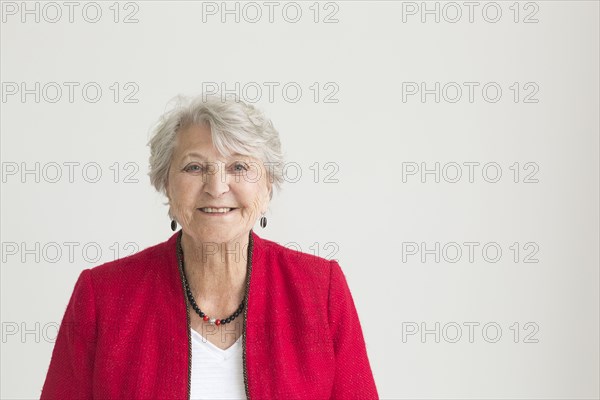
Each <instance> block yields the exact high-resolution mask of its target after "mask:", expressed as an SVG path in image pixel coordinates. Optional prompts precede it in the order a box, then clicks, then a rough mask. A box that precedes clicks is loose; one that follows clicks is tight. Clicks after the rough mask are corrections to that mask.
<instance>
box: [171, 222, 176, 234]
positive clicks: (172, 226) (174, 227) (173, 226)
mask: <svg viewBox="0 0 600 400" xmlns="http://www.w3.org/2000/svg"><path fill="white" fill-rule="evenodd" d="M176 229H177V222H175V220H174V219H172V220H171V230H172V231H173V232H175V230H176Z"/></svg>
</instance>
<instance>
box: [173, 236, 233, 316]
mask: <svg viewBox="0 0 600 400" xmlns="http://www.w3.org/2000/svg"><path fill="white" fill-rule="evenodd" d="M177 258H179V261H181V268H182V269H183V284H184V286H185V292H186V294H187V298H188V300H189V302H190V304H191V305H192V308H193V309H194V311H196V314H198V315H199V316H200V318H202V320H204V321H207V322H208V323H209V324H211V325H224V324H228V323H230V322H231V321H233V320H234V319H235V318H236V317H237V316H238V315H240V314H241V313H242V310H243V309H244V300H242V302H241V303H240V305H239V306H238V308H237V310H235V312H234V313H233V314H231V315H230V316H229V317H227V318H224V319H218V318H211V317H209V316H208V315H206V314H205V313H204V312H202V310H200V307H198V304H196V300H195V299H194V295H193V294H192V290H191V289H190V285H189V284H188V281H187V278H186V276H185V264H184V262H183V249H182V248H181V243H180V241H177Z"/></svg>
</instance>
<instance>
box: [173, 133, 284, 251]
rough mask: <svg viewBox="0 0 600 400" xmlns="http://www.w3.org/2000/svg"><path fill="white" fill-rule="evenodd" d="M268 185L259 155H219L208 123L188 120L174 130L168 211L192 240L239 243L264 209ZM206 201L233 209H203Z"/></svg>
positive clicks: (206, 203) (269, 184) (266, 204)
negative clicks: (186, 125) (193, 123)
mask: <svg viewBox="0 0 600 400" xmlns="http://www.w3.org/2000/svg"><path fill="white" fill-rule="evenodd" d="M271 188H272V186H271V183H270V180H269V179H268V177H267V171H266V168H265V167H264V165H263V163H262V162H261V161H259V160H258V159H256V158H253V157H248V156H241V155H232V156H231V157H230V158H229V159H224V158H223V157H222V156H220V155H219V153H218V152H217V150H216V148H215V147H214V146H213V143H212V138H211V133H210V128H209V127H208V126H206V125H192V126H190V127H188V128H186V129H184V130H181V131H179V132H178V134H177V138H176V145H175V150H174V153H173V158H172V159H171V167H170V170H169V176H168V181H167V196H168V198H169V204H170V207H171V215H172V216H173V217H174V218H175V220H176V221H177V222H178V223H179V225H181V228H182V229H183V233H184V234H187V235H190V236H191V237H192V239H193V240H194V242H212V243H233V242H243V241H244V238H245V237H246V238H247V236H248V234H249V231H250V229H252V227H253V226H254V224H255V223H256V220H257V219H258V218H259V217H260V216H261V215H262V214H263V213H265V212H266V211H267V208H268V205H269V199H270V192H271ZM210 206H213V207H224V208H233V210H231V211H229V212H226V213H224V214H222V213H208V212H207V211H209V210H204V211H203V210H202V209H204V208H207V207H210ZM213 211H216V210H213Z"/></svg>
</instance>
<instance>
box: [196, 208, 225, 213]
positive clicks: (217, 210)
mask: <svg viewBox="0 0 600 400" xmlns="http://www.w3.org/2000/svg"><path fill="white" fill-rule="evenodd" d="M200 210H202V211H204V212H205V213H226V212H229V211H231V210H232V209H231V208H201V209H200Z"/></svg>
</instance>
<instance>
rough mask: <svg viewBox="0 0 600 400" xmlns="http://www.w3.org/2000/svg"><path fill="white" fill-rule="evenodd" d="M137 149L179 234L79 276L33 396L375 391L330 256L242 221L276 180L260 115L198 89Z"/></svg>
mask: <svg viewBox="0 0 600 400" xmlns="http://www.w3.org/2000/svg"><path fill="white" fill-rule="evenodd" d="M149 145H150V148H151V156H150V180H151V182H152V184H153V185H154V186H155V187H156V189H157V190H158V191H160V192H162V193H164V194H165V195H166V197H167V198H168V205H169V216H170V217H171V228H172V229H173V230H174V231H176V230H177V227H178V226H180V227H181V229H180V230H178V231H177V232H176V233H174V234H173V235H172V236H171V237H170V238H169V239H168V240H166V241H165V242H163V243H160V244H157V245H155V246H152V247H149V248H147V249H145V250H143V251H141V252H139V253H137V254H134V255H131V256H128V257H125V258H122V259H119V260H115V261H112V262H108V263H106V264H103V265H100V266H97V267H94V268H91V269H85V270H83V271H82V272H81V274H80V275H79V278H78V280H77V282H76V284H75V288H74V290H73V293H72V295H71V297H70V300H69V303H68V306H67V309H66V311H65V314H64V317H63V320H62V323H61V326H60V329H59V332H58V335H57V338H56V342H55V346H54V350H53V353H52V358H51V361H50V366H49V369H48V373H47V376H46V381H45V383H44V387H43V389H42V394H41V398H42V399H93V398H98V399H243V398H248V399H252V400H254V399H257V400H258V399H310V400H316V399H376V398H378V395H377V389H376V386H375V382H374V379H373V375H372V371H371V367H370V364H369V360H368V357H367V352H366V347H365V342H364V337H363V333H362V329H361V325H360V322H359V319H358V316H357V312H356V308H355V305H354V302H353V299H352V296H351V294H350V291H349V288H348V284H347V282H346V279H345V277H344V274H343V272H342V270H341V268H340V266H339V264H338V263H337V262H336V261H329V260H326V259H323V258H320V257H317V256H314V255H311V254H306V253H302V252H298V251H294V250H291V249H288V248H286V247H283V246H281V245H279V244H277V243H275V242H272V241H269V240H267V239H263V238H261V237H259V236H258V235H257V234H256V233H255V232H254V230H253V227H254V225H255V224H256V222H257V220H260V222H259V223H260V226H261V227H263V228H264V227H266V225H267V219H266V217H265V214H266V212H267V210H268V207H269V202H270V200H271V198H272V195H273V189H274V187H275V188H277V189H279V188H280V185H281V183H282V182H283V176H282V166H283V159H282V154H281V148H280V147H281V146H280V141H279V134H278V132H277V130H276V129H275V128H274V126H273V124H272V123H271V121H269V120H268V119H267V118H266V117H265V116H264V115H263V114H262V113H261V112H260V111H259V110H258V109H256V108H255V107H253V106H251V105H247V104H245V103H243V102H236V101H230V100H222V99H221V98H219V97H210V96H200V97H198V98H193V99H187V100H184V101H180V102H179V103H178V104H177V105H176V106H175V107H174V109H172V110H171V111H169V112H167V113H166V114H165V115H163V117H162V118H161V119H160V120H159V123H158V124H157V126H156V128H155V130H154V133H153V136H152V138H151V140H150V142H149Z"/></svg>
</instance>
